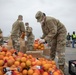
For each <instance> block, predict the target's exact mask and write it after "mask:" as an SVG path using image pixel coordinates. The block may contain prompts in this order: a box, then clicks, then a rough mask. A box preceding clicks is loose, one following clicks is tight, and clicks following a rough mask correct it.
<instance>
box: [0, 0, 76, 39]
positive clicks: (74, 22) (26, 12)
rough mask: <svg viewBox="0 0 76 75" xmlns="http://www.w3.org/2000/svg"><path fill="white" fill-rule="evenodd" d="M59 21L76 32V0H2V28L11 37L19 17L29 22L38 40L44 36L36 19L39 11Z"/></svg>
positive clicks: (0, 6)
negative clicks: (14, 24) (21, 16)
mask: <svg viewBox="0 0 76 75" xmlns="http://www.w3.org/2000/svg"><path fill="white" fill-rule="evenodd" d="M39 10H40V11H42V12H44V13H46V15H48V16H52V17H54V18H57V19H59V20H60V21H61V22H62V23H63V24H64V25H65V27H66V28H67V31H68V32H70V33H71V34H72V32H73V31H75V32H76V0H0V28H1V29H2V31H3V35H4V36H9V35H10V32H11V29H12V24H13V22H14V21H16V19H17V17H18V15H20V14H21V15H23V22H24V23H25V22H29V24H30V26H31V27H32V28H33V33H34V35H35V37H36V38H39V37H40V36H41V35H42V30H41V25H40V23H38V22H37V21H36V19H35V14H36V12H37V11H39Z"/></svg>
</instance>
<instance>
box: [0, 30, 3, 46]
mask: <svg viewBox="0 0 76 75" xmlns="http://www.w3.org/2000/svg"><path fill="white" fill-rule="evenodd" d="M2 45H3V34H2V30H1V29H0V46H2Z"/></svg>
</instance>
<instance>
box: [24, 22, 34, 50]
mask: <svg viewBox="0 0 76 75" xmlns="http://www.w3.org/2000/svg"><path fill="white" fill-rule="evenodd" d="M25 25H26V36H27V47H28V50H33V44H34V35H33V33H32V27H29V23H25Z"/></svg>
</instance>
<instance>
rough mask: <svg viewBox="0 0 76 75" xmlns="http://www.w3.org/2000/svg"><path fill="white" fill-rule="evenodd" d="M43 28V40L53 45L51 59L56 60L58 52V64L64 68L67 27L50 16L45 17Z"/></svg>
mask: <svg viewBox="0 0 76 75" xmlns="http://www.w3.org/2000/svg"><path fill="white" fill-rule="evenodd" d="M39 13H41V12H38V13H37V14H36V18H37V17H38V16H39ZM41 14H42V13H41ZM38 18H39V17H38ZM37 20H38V19H37ZM41 26H42V31H43V36H42V38H43V39H45V41H49V42H50V44H51V49H50V58H51V59H52V60H54V59H55V56H56V52H57V54H58V64H59V65H63V67H64V64H65V46H66V33H67V30H66V28H65V26H64V25H63V24H62V23H61V22H60V21H59V20H57V19H55V18H53V17H49V16H46V17H45V19H44V22H43V23H41Z"/></svg>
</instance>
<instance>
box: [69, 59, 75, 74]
mask: <svg viewBox="0 0 76 75" xmlns="http://www.w3.org/2000/svg"><path fill="white" fill-rule="evenodd" d="M69 73H70V74H71V75H76V60H70V61H69Z"/></svg>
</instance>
